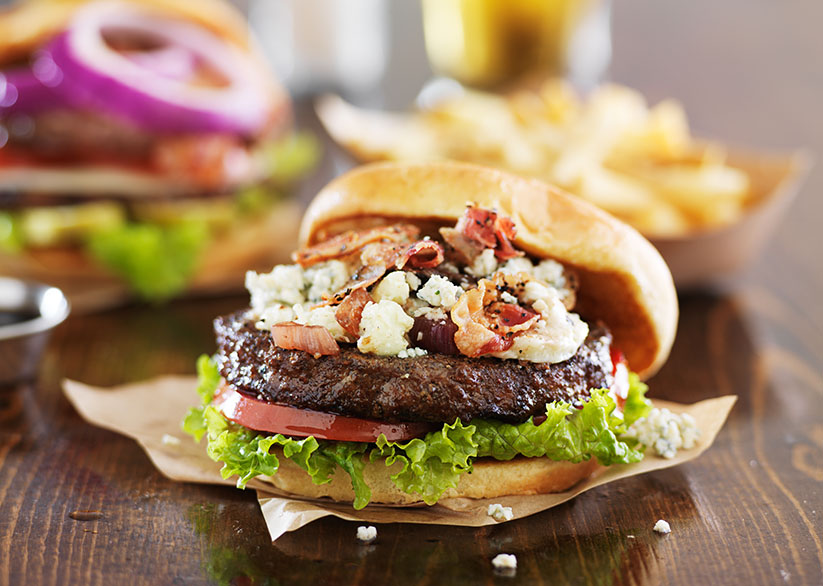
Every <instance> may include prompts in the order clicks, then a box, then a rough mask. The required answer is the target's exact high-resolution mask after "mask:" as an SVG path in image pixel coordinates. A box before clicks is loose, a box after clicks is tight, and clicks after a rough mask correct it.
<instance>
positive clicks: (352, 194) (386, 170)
mask: <svg viewBox="0 0 823 586" xmlns="http://www.w3.org/2000/svg"><path fill="white" fill-rule="evenodd" d="M467 202H472V203H476V204H477V205H479V206H481V207H485V208H493V209H495V210H496V211H498V212H499V213H501V214H503V215H506V216H509V217H511V219H512V220H513V221H514V223H515V225H516V226H517V236H516V237H515V238H514V240H513V242H514V244H515V245H516V246H517V247H518V248H520V249H521V250H523V251H525V252H526V253H528V254H530V255H532V256H534V257H537V258H551V259H554V260H556V261H558V262H560V263H562V264H564V265H566V266H568V267H569V268H571V269H573V270H574V271H575V272H576V273H577V275H578V277H579V279H580V288H579V290H578V292H577V306H576V309H575V310H576V311H578V312H579V313H581V314H582V315H583V316H584V317H586V318H587V319H588V320H590V321H594V320H602V321H603V322H605V323H606V324H607V325H608V326H609V328H610V329H611V331H612V334H613V335H614V340H615V346H616V347H617V348H619V349H620V350H622V351H623V352H624V353H625V355H626V359H627V360H628V363H629V367H630V368H631V369H632V370H633V371H635V372H637V373H638V374H639V375H640V376H641V377H643V378H648V377H650V376H651V375H653V374H654V373H655V372H657V370H658V369H659V368H660V366H661V365H662V364H663V362H665V360H666V358H667V357H668V355H669V351H670V350H671V346H672V343H673V341H674V335H675V331H676V329H677V316H678V308H677V295H676V293H675V289H674V283H673V282H672V276H671V273H670V272H669V269H668V267H667V266H666V263H665V262H664V261H663V258H662V257H661V256H660V254H659V253H658V252H657V250H656V249H655V248H654V246H652V245H651V243H649V241H647V240H646V239H645V238H643V236H641V235H640V233H638V232H637V231H636V230H635V229H634V228H632V227H630V226H628V225H626V224H624V223H623V222H621V221H619V220H617V219H616V218H614V217H612V216H610V215H609V214H607V213H606V212H604V211H602V210H600V209H598V208H596V207H595V206H593V205H591V204H589V203H587V202H585V201H583V200H581V199H579V198H576V197H574V196H572V195H569V194H568V193H566V192H564V191H562V190H560V189H558V188H556V187H552V186H550V185H547V184H545V183H543V182H541V181H538V180H534V179H524V178H522V177H518V176H516V175H512V174H510V173H506V172H504V171H500V170H496V169H490V168H486V167H481V166H478V165H471V164H466V163H457V162H437V163H420V164H404V163H374V164H370V165H364V166H362V167H358V168H356V169H354V170H352V171H350V172H348V173H346V174H344V175H342V176H341V177H339V178H337V179H336V180H334V181H332V182H331V183H330V184H329V185H327V186H326V187H325V188H324V189H323V190H322V191H320V193H318V194H317V197H315V198H314V200H313V201H312V203H311V205H310V206H309V208H308V210H307V211H306V214H305V216H304V217H303V222H302V225H301V227H300V244H301V246H306V245H312V244H316V243H318V242H321V241H323V240H326V239H328V238H330V237H331V236H334V235H335V234H339V233H341V232H344V231H346V230H351V229H355V228H364V227H370V226H375V225H379V224H382V223H389V222H396V221H404V222H409V223H413V224H417V225H419V226H420V227H421V228H423V230H424V233H429V234H433V233H435V231H436V229H437V228H438V227H440V226H453V225H454V224H455V222H457V220H458V219H459V218H460V217H461V216H462V215H463V212H464V211H465V209H466V203H467Z"/></svg>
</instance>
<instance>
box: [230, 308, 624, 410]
mask: <svg viewBox="0 0 823 586" xmlns="http://www.w3.org/2000/svg"><path fill="white" fill-rule="evenodd" d="M244 313H245V312H242V311H241V312H237V313H233V314H231V315H227V316H223V317H218V318H217V319H215V321H214V329H215V332H216V334H217V343H218V347H219V360H218V362H219V365H220V373H221V375H222V376H223V378H224V379H225V380H226V381H227V382H228V383H229V384H230V385H232V386H233V387H234V388H235V389H237V391H239V392H241V393H243V394H245V395H248V396H252V397H255V398H258V399H261V400H265V401H268V402H270V403H281V404H285V405H290V406H292V407H299V408H303V409H314V410H317V411H324V412H329V413H336V414H339V415H348V416H352V417H363V418H372V419H380V420H384V421H429V422H437V423H443V422H447V423H451V422H453V421H454V420H455V419H456V418H458V417H459V418H460V419H461V420H462V421H463V422H466V421H470V420H472V419H475V418H482V419H497V420H502V421H509V422H522V421H525V420H526V419H528V418H529V417H530V416H532V415H541V414H543V413H544V412H545V406H546V404H547V403H549V402H551V401H555V400H562V401H566V402H569V403H574V402H576V401H577V400H580V399H582V400H585V399H587V398H588V396H589V390H590V389H597V388H603V387H609V386H611V383H612V374H611V372H612V366H611V365H612V362H611V358H610V355H609V347H610V345H611V341H612V337H611V333H610V332H609V331H608V330H607V329H606V328H605V327H603V326H597V327H594V328H592V330H591V331H590V332H589V336H588V337H587V338H586V340H585V342H584V343H583V344H582V345H581V347H580V349H579V350H578V352H577V354H576V355H575V356H573V357H572V358H570V359H569V360H566V361H565V362H560V363H557V364H537V363H533V362H523V361H516V360H500V359H497V358H469V357H466V356H447V355H445V354H428V355H425V356H420V357H416V358H396V357H384V356H375V355H372V354H363V353H361V352H359V351H358V350H357V349H356V348H355V347H353V346H348V345H343V346H341V349H340V354H338V355H336V356H322V357H320V358H314V357H313V356H312V355H310V354H308V353H306V352H303V351H301V350H284V349H282V348H278V347H276V346H275V345H274V343H273V342H272V338H271V335H270V334H269V332H268V331H264V330H258V329H257V328H255V327H254V323H253V321H251V320H248V319H246V318H244Z"/></svg>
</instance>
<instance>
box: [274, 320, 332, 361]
mask: <svg viewBox="0 0 823 586" xmlns="http://www.w3.org/2000/svg"><path fill="white" fill-rule="evenodd" d="M271 337H272V340H273V341H274V345H275V346H277V347H279V348H285V349H286V350H303V351H304V352H308V353H309V354H313V355H314V356H315V357H318V356H334V355H336V354H340V346H338V345H337V342H336V341H335V340H334V337H333V336H332V335H331V332H329V330H327V329H326V328H324V327H323V326H307V325H303V324H298V323H295V322H293V321H288V322H284V323H282V324H277V325H274V326H272V328H271Z"/></svg>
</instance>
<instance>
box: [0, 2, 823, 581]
mask: <svg viewBox="0 0 823 586" xmlns="http://www.w3.org/2000/svg"><path fill="white" fill-rule="evenodd" d="M407 4H412V3H407ZM412 7H413V8H414V9H416V8H415V7H414V5H413V4H412ZM402 10H405V11H409V10H410V9H409V8H408V6H406V7H405V8H403V9H402ZM406 20H407V22H414V19H413V18H412V19H406ZM820 22H823V4H821V3H820V2H819V1H818V0H798V1H796V2H792V3H778V2H764V1H762V0H761V1H757V0H726V1H725V2H712V1H710V0H695V1H693V2H660V1H659V0H635V1H634V2H618V3H616V5H615V14H614V30H615V58H614V66H613V69H612V77H613V78H614V79H616V80H618V81H621V82H625V83H628V84H630V85H633V86H635V87H638V88H639V89H641V90H643V91H644V92H645V93H647V95H649V96H650V98H652V99H653V100H655V99H659V98H662V97H664V96H668V95H675V96H678V97H680V98H681V99H682V100H683V101H684V102H685V104H686V107H687V111H688V112H690V113H691V115H692V120H693V122H694V125H695V126H696V128H697V129H698V130H700V131H704V134H705V133H710V134H712V135H715V136H719V137H724V138H726V139H729V140H732V141H734V142H738V143H743V144H750V145H753V146H760V147H773V148H793V147H797V146H807V147H811V148H812V149H813V150H816V152H817V153H818V154H820V153H823V116H821V114H820V107H821V104H823V69H822V68H821V59H822V58H823V43H821V38H823V36H821V35H820V33H819V30H818V29H819V23H820ZM415 26H417V25H415ZM410 36H412V35H411V34H410V33H408V31H406V33H404V36H403V38H404V39H406V40H407V39H408V38H409V37H410ZM415 50H416V51H417V52H416V53H415V52H414V51H407V52H405V53H404V54H402V55H400V56H399V57H397V58H396V60H395V61H398V62H400V63H401V64H402V63H403V60H412V61H413V60H415V59H417V60H418V63H419V59H420V51H419V47H418V48H417V49H415ZM403 74H405V77H403V80H402V83H401V81H397V80H399V79H400V77H401V76H403ZM426 75H427V73H426V71H425V68H424V67H422V68H421V67H420V66H419V65H418V66H417V69H415V68H413V67H412V68H400V67H399V66H398V69H396V70H393V71H392V72H391V73H390V76H389V79H390V81H391V80H394V81H397V85H396V86H395V87H398V86H403V84H405V86H403V87H407V88H408V87H411V88H412V91H414V89H416V87H419V82H422V80H423V79H424V78H425V76H426ZM392 99H393V100H394V102H395V103H394V104H393V105H402V103H401V102H400V100H401V98H400V97H397V96H395V97H394V98H391V99H390V100H389V101H390V102H391V100H392ZM408 99H409V96H408V95H407V96H406V97H405V100H406V101H408ZM317 182H320V183H322V178H318V179H317ZM821 191H823V169H821V168H820V167H818V169H817V170H815V171H814V172H813V173H812V175H811V176H810V178H809V181H808V182H807V184H806V186H805V187H804V189H803V191H802V193H801V195H800V197H799V199H798V200H797V201H796V202H795V204H794V206H793V207H792V209H791V210H790V211H789V214H788V217H787V218H786V221H785V223H784V224H783V225H782V227H781V228H780V229H779V231H778V233H777V234H776V236H775V237H774V239H773V240H772V242H771V245H770V247H769V248H768V250H766V251H765V253H764V254H763V256H762V258H761V259H760V261H759V262H757V263H756V264H755V265H754V266H753V267H752V268H751V269H750V271H749V272H748V273H747V274H746V275H744V276H742V277H740V278H738V279H736V280H733V281H731V282H730V283H727V284H724V285H721V286H718V287H717V288H716V289H713V290H711V291H707V292H703V293H700V294H688V295H683V296H682V297H681V310H682V317H681V322H680V330H679V334H678V338H677V341H676V343H675V346H674V349H673V351H672V354H671V358H670V359H669V361H668V363H667V364H666V365H665V367H664V368H663V370H662V371H661V372H660V373H659V374H658V375H657V376H656V377H655V378H654V379H653V380H652V381H651V387H652V395H653V396H655V397H660V398H664V399H672V400H678V401H684V402H692V401H697V400H700V399H704V398H707V397H713V396H716V395H720V394H728V393H734V394H736V395H738V397H739V401H738V403H737V406H736V407H735V409H734V411H733V412H732V414H731V417H730V419H729V421H728V423H727V425H726V427H725V428H724V430H723V431H722V432H721V434H720V436H719V437H718V439H717V441H716V444H715V446H714V447H713V448H712V449H711V450H710V451H709V452H708V453H706V454H705V455H704V456H703V457H701V458H700V459H698V460H697V461H695V462H693V463H690V464H687V465H684V466H681V467H679V468H675V469H670V470H666V471H662V472H658V473H653V474H649V475H646V476H641V477H634V478H630V479H627V480H625V481H622V482H620V483H616V484H613V485H610V486H606V487H601V488H600V489H595V490H592V491H591V492H588V493H586V494H584V495H582V496H580V497H579V498H577V499H575V500H574V501H572V502H570V503H568V504H566V505H563V506H560V507H557V508H555V509H552V510H550V511H547V512H545V513H542V514H538V515H535V516H533V517H531V518H527V519H523V520H520V521H517V522H514V523H508V524H503V525H499V526H495V527H490V528H483V529H476V530H475V529H464V528H449V527H432V526H408V525H386V526H379V527H378V530H379V537H378V541H377V542H376V544H375V545H373V546H369V547H364V546H361V545H358V543H357V542H356V540H355V530H356V525H355V524H352V523H347V522H343V521H340V520H335V519H326V520H322V521H319V522H316V523H314V524H312V525H310V526H308V527H306V528H304V529H302V530H300V531H297V532H295V533H292V534H287V535H285V536H284V537H282V538H281V539H280V540H279V541H278V542H277V543H275V544H271V543H270V541H269V537H268V534H267V532H266V529H265V526H264V524H263V519H262V516H261V515H260V512H259V510H258V506H257V503H256V501H255V499H254V495H253V494H252V493H250V492H241V491H238V490H234V489H230V488H216V487H204V486H195V485H188V484H178V483H174V482H170V481H168V480H166V479H164V478H163V477H161V476H160V475H159V474H158V473H157V472H156V471H155V469H154V468H153V467H152V465H151V463H150V462H149V460H148V458H147V457H146V456H145V455H144V453H143V452H142V451H141V450H140V448H138V446H137V445H136V444H135V443H134V442H133V441H131V440H129V439H126V438H124V437H122V436H119V435H117V434H114V433H110V432H107V431H103V430H100V429H97V428H94V427H91V426H89V425H87V424H85V423H84V422H83V421H82V420H81V419H80V418H79V417H78V415H77V414H76V413H75V412H74V411H73V409H72V408H71V407H70V406H69V404H68V403H67V401H66V400H65V399H64V398H63V396H62V395H61V392H60V389H59V382H60V380H61V379H62V378H63V377H70V378H73V379H77V380H82V381H85V382H88V383H91V384H99V385H111V384H117V383H122V382H126V381H136V380H140V379H144V378H147V377H151V376H154V375H158V374H161V373H190V372H192V371H193V361H194V359H195V357H196V356H197V355H198V354H200V353H202V352H210V351H212V350H213V341H212V335H211V332H210V323H209V322H210V318H211V317H212V316H215V315H217V314H219V313H221V312H225V311H228V310H231V309H233V308H236V307H238V306H240V305H242V304H243V303H244V301H245V298H244V297H237V298H234V299H219V300H209V301H181V302H178V303H174V304H172V305H170V306H168V307H162V308H154V307H131V308H127V309H123V310H118V311H111V312H107V313H103V314H100V315H94V316H82V317H81V316H76V317H72V318H70V319H69V320H68V321H67V322H66V323H65V324H64V325H63V326H61V327H60V328H59V329H58V330H57V332H56V333H55V335H54V337H53V339H52V341H51V344H50V346H49V348H48V351H47V354H46V356H45V360H44V363H43V366H42V370H41V376H40V378H39V381H38V382H37V383H36V384H32V385H30V386H28V387H26V388H22V389H20V390H18V391H17V392H15V393H11V394H9V393H6V394H4V395H2V396H0V585H2V584H14V585H16V584H40V583H46V584H87V583H88V584H118V583H123V584H201V583H216V584H250V583H255V584H318V583H325V584H343V583H361V584H406V583H409V584H435V583H458V584H478V583H501V584H535V583H538V584H540V583H545V584H560V583H565V582H570V583H579V584H606V583H613V584H627V583H643V584H656V583H661V582H671V583H676V584H704V583H710V584H720V583H724V584H781V583H787V584H821V583H823V537H822V536H821V534H822V533H823V406H821V405H823V335H821V332H823V303H821V298H823V260H821V259H823V246H822V244H823V239H822V238H821V236H820V234H821V231H822V230H821V220H823V199H821V198H820V196H819V194H820V192H821ZM161 408H162V406H161V405H158V409H161ZM78 510H96V511H100V512H101V513H102V517H100V518H99V519H96V520H88V521H82V520H75V519H72V518H71V517H70V513H71V512H72V511H78ZM658 518H664V519H667V520H668V521H669V522H670V523H671V525H672V533H671V534H670V535H668V536H660V535H658V534H656V533H654V532H653V531H652V526H653V525H654V523H655V521H656V520H657V519H658ZM501 551H505V552H510V553H514V554H516V555H517V557H518V562H519V567H518V570H517V575H516V577H514V578H502V577H497V576H494V575H493V573H492V569H491V565H490V563H489V562H490V559H491V558H492V557H493V556H494V555H495V554H496V553H498V552H501Z"/></svg>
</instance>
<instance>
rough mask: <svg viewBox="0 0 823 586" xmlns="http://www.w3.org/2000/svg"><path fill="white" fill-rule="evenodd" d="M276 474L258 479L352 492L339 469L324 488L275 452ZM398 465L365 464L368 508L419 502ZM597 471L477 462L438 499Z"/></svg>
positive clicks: (490, 494) (495, 493) (331, 493)
mask: <svg viewBox="0 0 823 586" xmlns="http://www.w3.org/2000/svg"><path fill="white" fill-rule="evenodd" d="M278 458H279V459H280V468H279V470H278V471H277V474H275V475H274V476H268V477H258V480H262V481H263V482H265V483H267V484H272V485H274V486H275V487H276V488H278V489H279V490H282V491H285V492H288V493H291V494H293V495H296V496H302V497H307V498H322V497H326V498H330V499H332V500H335V501H341V502H352V501H353V500H354V491H353V490H352V487H351V482H350V480H349V477H348V475H347V474H345V473H343V472H342V471H340V470H338V471H337V473H335V474H334V475H333V476H332V477H331V478H332V480H331V482H329V483H327V484H314V483H313V482H312V480H311V477H309V475H308V474H306V472H305V471H304V470H303V469H302V468H300V467H299V466H298V465H297V464H295V463H294V462H292V461H291V460H289V459H287V458H284V457H283V454H282V452H281V451H279V450H278ZM400 467H401V464H400V463H395V464H394V465H393V466H391V467H386V465H385V464H384V463H383V462H382V461H376V462H367V463H366V465H365V467H364V469H363V477H364V479H365V481H366V484H368V485H369V488H371V493H372V494H371V501H370V503H372V504H386V505H412V504H418V503H422V502H423V501H422V499H421V498H420V497H419V496H417V495H412V494H407V493H405V492H402V491H400V490H398V488H397V487H396V486H395V485H394V483H393V482H392V480H391V478H390V477H389V476H390V475H391V474H392V473H395V472H398V471H399V470H400ZM597 468H598V464H597V460H595V459H591V460H589V461H588V462H580V463H579V464H573V463H571V462H555V461H553V460H549V459H548V458H525V457H517V458H515V459H513V460H509V461H499V460H494V459H492V458H480V459H478V460H475V461H474V463H473V471H472V472H471V474H463V475H461V476H460V481H459V483H458V485H457V488H450V489H448V490H447V491H446V492H445V493H443V496H442V497H441V498H461V497H462V498H472V499H487V498H498V497H502V496H510V495H527V494H546V493H552V492H562V491H564V490H566V489H568V488H571V487H572V486H574V485H575V484H577V483H578V482H580V481H581V480H583V479H584V478H587V477H588V476H590V475H591V474H592V473H593V472H594V471H595V470H596V469H597Z"/></svg>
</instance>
